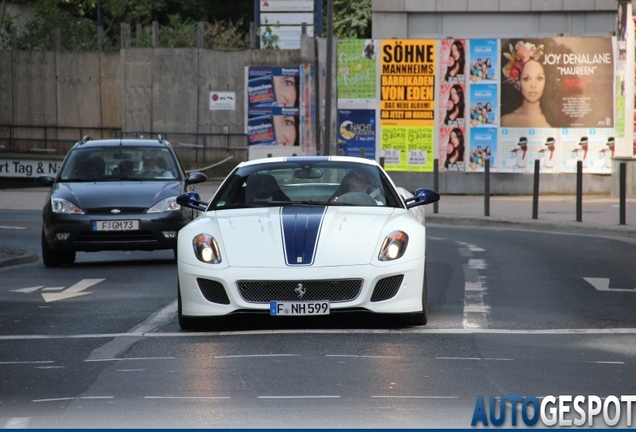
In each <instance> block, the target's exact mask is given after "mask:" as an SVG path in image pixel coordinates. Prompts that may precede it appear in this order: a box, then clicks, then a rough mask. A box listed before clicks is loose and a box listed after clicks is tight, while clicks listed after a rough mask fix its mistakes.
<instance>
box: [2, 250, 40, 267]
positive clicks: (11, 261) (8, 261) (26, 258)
mask: <svg viewBox="0 0 636 432" xmlns="http://www.w3.org/2000/svg"><path fill="white" fill-rule="evenodd" d="M38 259H40V258H39V257H38V255H37V254H36V253H34V252H25V253H24V254H23V255H17V256H14V257H11V258H3V259H0V268H2V267H9V266H17V265H21V264H28V263H32V262H35V261H37V260H38Z"/></svg>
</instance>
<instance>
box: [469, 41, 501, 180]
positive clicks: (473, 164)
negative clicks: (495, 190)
mask: <svg viewBox="0 0 636 432" xmlns="http://www.w3.org/2000/svg"><path fill="white" fill-rule="evenodd" d="M468 46H469V48H468V53H469V57H468V61H469V79H468V84H467V85H468V100H469V101H470V105H469V115H468V117H469V123H468V129H469V137H470V140H469V142H470V144H469V145H468V164H467V166H466V171H469V172H483V171H485V169H486V161H488V163H489V169H490V170H491V171H497V170H498V169H499V158H500V155H499V153H498V149H499V147H500V146H498V145H497V144H498V143H497V136H498V129H497V126H498V125H499V76H498V75H497V73H496V71H497V65H498V64H499V62H498V50H499V42H498V40H497V39H471V40H469V41H468Z"/></svg>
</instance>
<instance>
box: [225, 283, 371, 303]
mask: <svg viewBox="0 0 636 432" xmlns="http://www.w3.org/2000/svg"><path fill="white" fill-rule="evenodd" d="M236 285H237V287H238V291H239V294H240V295H241V297H242V298H243V300H245V301H246V302H249V303H269V302H270V301H313V300H327V301H330V302H332V303H341V302H347V301H351V300H354V299H355V298H356V297H358V296H359V295H360V291H361V290H362V279H344V280H309V281H303V280H301V281H238V282H237V283H236Z"/></svg>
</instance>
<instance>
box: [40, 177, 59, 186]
mask: <svg viewBox="0 0 636 432" xmlns="http://www.w3.org/2000/svg"><path fill="white" fill-rule="evenodd" d="M53 183H55V179H54V178H53V177H51V176H40V177H36V178H35V184H37V185H39V186H53Z"/></svg>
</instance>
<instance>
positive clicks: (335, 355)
mask: <svg viewBox="0 0 636 432" xmlns="http://www.w3.org/2000/svg"><path fill="white" fill-rule="evenodd" d="M325 357H356V358H383V359H384V358H402V357H400V356H370V355H355V354H325Z"/></svg>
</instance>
